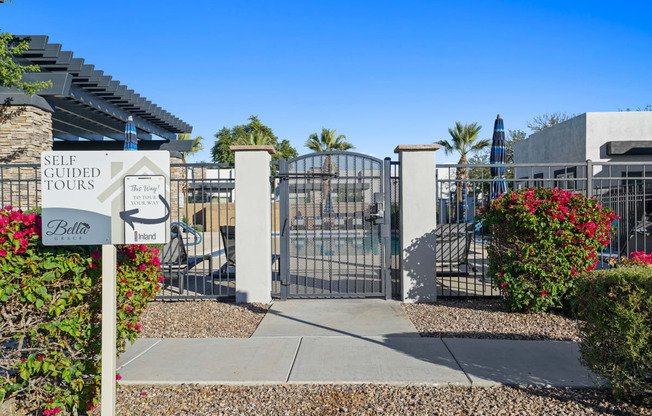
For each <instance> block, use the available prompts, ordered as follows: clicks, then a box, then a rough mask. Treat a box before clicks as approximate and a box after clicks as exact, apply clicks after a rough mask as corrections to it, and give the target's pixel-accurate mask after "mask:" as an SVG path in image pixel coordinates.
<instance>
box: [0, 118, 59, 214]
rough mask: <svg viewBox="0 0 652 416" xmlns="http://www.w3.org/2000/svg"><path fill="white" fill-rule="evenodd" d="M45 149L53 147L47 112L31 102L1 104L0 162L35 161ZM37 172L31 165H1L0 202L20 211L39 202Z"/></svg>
mask: <svg viewBox="0 0 652 416" xmlns="http://www.w3.org/2000/svg"><path fill="white" fill-rule="evenodd" d="M48 150H52V113H51V112H50V111H47V110H44V109H42V108H39V107H36V106H32V105H20V106H7V105H0V165H3V164H38V163H40V162H41V152H43V151H48ZM36 172H37V170H36V169H34V168H22V167H21V168H18V167H11V168H9V167H4V168H2V172H1V173H2V179H3V180H4V181H3V183H2V184H1V185H0V186H2V189H0V195H1V196H2V201H0V203H1V204H2V205H12V206H13V207H14V208H21V209H23V210H26V209H31V208H35V207H36V206H38V205H40V202H41V201H39V200H38V199H37V181H36ZM9 179H11V180H15V181H12V182H7V180H9ZM18 179H20V182H18Z"/></svg>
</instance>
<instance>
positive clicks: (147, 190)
mask: <svg viewBox="0 0 652 416" xmlns="http://www.w3.org/2000/svg"><path fill="white" fill-rule="evenodd" d="M124 194H125V209H124V211H122V212H121V213H120V216H121V217H122V219H123V220H124V222H125V244H143V243H145V244H150V243H165V230H166V228H167V224H168V223H167V220H168V218H170V205H169V204H168V202H167V200H166V199H165V177H164V176H162V175H140V176H125V192H124Z"/></svg>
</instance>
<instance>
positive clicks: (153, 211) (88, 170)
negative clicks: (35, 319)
mask: <svg viewBox="0 0 652 416" xmlns="http://www.w3.org/2000/svg"><path fill="white" fill-rule="evenodd" d="M169 183H170V154H169V153H168V152H167V151H149V152H148V151H145V152H124V151H123V152H43V153H42V154H41V192H42V198H41V201H42V207H43V212H42V216H41V218H42V231H43V244H44V245H49V246H62V245H79V246H81V245H96V244H98V245H99V244H101V245H102V350H101V352H102V377H101V378H102V380H101V386H102V389H101V394H100V396H101V410H102V412H101V413H102V415H106V416H113V415H115V396H116V382H115V372H116V337H117V330H116V322H117V320H116V308H117V304H116V285H117V281H116V266H117V259H116V253H117V252H116V248H115V244H132V243H139V244H140V243H145V244H163V243H166V242H167V241H168V240H169V238H170V231H169V230H170V226H169V222H170V205H169V203H168V200H169V199H170V186H169Z"/></svg>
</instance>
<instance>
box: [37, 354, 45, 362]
mask: <svg viewBox="0 0 652 416" xmlns="http://www.w3.org/2000/svg"><path fill="white" fill-rule="evenodd" d="M37 358H38V360H39V361H43V358H45V357H44V356H42V355H39V356H38V357H37Z"/></svg>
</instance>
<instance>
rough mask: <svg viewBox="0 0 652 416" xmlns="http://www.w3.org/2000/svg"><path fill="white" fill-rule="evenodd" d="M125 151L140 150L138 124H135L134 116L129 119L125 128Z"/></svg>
mask: <svg viewBox="0 0 652 416" xmlns="http://www.w3.org/2000/svg"><path fill="white" fill-rule="evenodd" d="M123 150H138V136H137V133H136V124H135V123H134V118H133V117H132V116H129V117H128V118H127V125H126V126H125V145H124V148H123Z"/></svg>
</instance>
